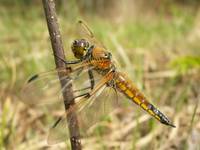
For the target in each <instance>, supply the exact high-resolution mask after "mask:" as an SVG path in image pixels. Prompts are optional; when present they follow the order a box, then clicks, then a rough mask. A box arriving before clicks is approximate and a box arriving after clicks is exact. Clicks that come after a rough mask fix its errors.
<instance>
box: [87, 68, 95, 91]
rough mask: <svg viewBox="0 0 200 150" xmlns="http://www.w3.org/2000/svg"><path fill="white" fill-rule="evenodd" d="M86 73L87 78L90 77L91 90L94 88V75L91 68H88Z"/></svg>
mask: <svg viewBox="0 0 200 150" xmlns="http://www.w3.org/2000/svg"><path fill="white" fill-rule="evenodd" d="M88 75H89V78H90V84H91V90H92V89H93V88H94V84H95V82H94V75H93V73H92V70H91V69H89V70H88Z"/></svg>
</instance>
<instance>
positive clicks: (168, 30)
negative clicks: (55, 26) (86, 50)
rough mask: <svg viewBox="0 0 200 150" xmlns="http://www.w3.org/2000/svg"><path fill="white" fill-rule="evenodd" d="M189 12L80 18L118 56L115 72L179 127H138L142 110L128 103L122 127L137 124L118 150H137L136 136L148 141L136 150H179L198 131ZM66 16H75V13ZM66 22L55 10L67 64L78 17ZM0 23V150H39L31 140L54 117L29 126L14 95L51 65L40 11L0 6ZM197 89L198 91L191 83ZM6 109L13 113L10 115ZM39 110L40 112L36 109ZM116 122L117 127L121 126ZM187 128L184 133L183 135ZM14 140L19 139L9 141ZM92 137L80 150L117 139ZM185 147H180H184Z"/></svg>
mask: <svg viewBox="0 0 200 150" xmlns="http://www.w3.org/2000/svg"><path fill="white" fill-rule="evenodd" d="M188 9H189V10H188V11H185V9H181V8H179V7H173V8H171V10H170V13H171V17H170V18H167V17H166V16H165V14H162V13H161V14H159V15H156V14H154V16H152V17H151V18H150V19H149V18H146V19H142V18H137V19H135V20H125V21H123V23H119V24H116V23H115V21H114V20H109V19H103V18H101V17H98V16H93V17H91V16H89V17H88V19H87V24H88V25H89V26H90V27H91V29H92V31H93V32H94V33H95V35H96V36H97V38H98V39H100V40H101V41H102V42H103V43H104V45H106V47H107V48H108V49H109V51H111V52H112V53H113V54H114V55H115V56H116V57H117V60H118V62H119V65H120V66H121V68H122V70H124V71H126V72H127V73H128V74H129V76H130V77H131V79H132V80H133V82H135V83H136V84H137V85H138V87H140V89H142V90H143V91H144V93H146V95H148V97H149V98H150V99H151V100H152V101H153V103H154V104H156V106H157V107H159V108H160V109H161V110H163V111H164V112H165V113H166V114H167V115H168V116H169V117H170V119H172V120H173V119H174V120H176V119H178V121H177V122H175V123H178V124H179V126H178V127H177V129H173V130H172V129H169V128H167V127H165V126H162V125H161V124H159V123H158V122H157V121H155V120H150V121H149V119H147V121H144V122H142V123H139V119H140V117H142V116H143V115H144V114H145V113H144V112H143V111H141V110H140V109H139V107H137V106H134V105H132V107H134V111H133V113H134V116H132V118H131V117H130V118H131V120H132V121H130V122H129V124H131V123H132V122H134V121H135V120H137V122H138V125H137V126H136V127H135V128H133V129H132V131H131V133H130V135H128V136H127V137H126V138H125V139H122V141H121V144H122V145H123V144H124V145H129V148H130V149H137V148H138V147H137V146H138V145H139V144H138V141H139V140H141V139H143V141H144V142H148V143H147V144H146V145H145V143H144V144H143V147H141V149H146V148H148V145H150V143H153V144H152V145H150V147H149V148H150V149H157V148H158V147H162V146H164V145H166V144H164V143H167V144H169V146H174V145H175V146H177V148H181V147H182V146H181V143H182V142H183V141H190V140H191V139H190V134H191V132H192V130H195V128H197V124H198V123H199V120H198V117H195V114H197V112H199V108H198V107H197V103H196V101H195V100H196V99H197V98H196V95H195V94H194V92H193V90H192V88H195V89H197V90H198V89H199V84H197V83H199V80H198V73H199V66H200V63H199V58H200V50H199V49H200V46H199V44H198V42H199V40H198V39H196V40H193V41H192V42H191V41H190V38H189V37H190V36H192V35H193V34H194V30H193V29H195V25H196V24H197V23H198V22H196V20H197V19H196V16H195V12H193V11H192V8H188ZM27 11H28V12H27ZM74 11H76V10H74ZM73 13H75V12H73ZM76 13H77V12H76ZM73 15H74V16H76V14H73ZM68 17H70V16H67V15H65V14H64V13H63V12H62V11H61V12H60V13H59V23H60V27H61V31H62V36H63V42H64V47H65V49H66V54H67V57H68V59H73V54H72V53H71V52H70V51H69V50H70V44H71V41H72V40H73V37H75V36H76V34H75V28H74V27H75V21H77V20H78V19H79V18H73V17H71V18H70V19H69V20H68V19H67V18H68ZM0 20H1V22H0V33H1V36H0V43H1V44H0V71H1V74H0V97H1V98H0V100H1V101H0V117H1V119H0V149H12V148H13V146H15V147H16V149H23V147H26V146H27V145H31V144H30V143H29V142H33V143H34V142H35V143H36V144H35V145H34V144H32V145H34V146H39V144H38V145H37V142H40V139H43V138H44V133H43V132H42V129H43V128H44V127H47V126H49V122H51V123H50V124H52V120H53V118H52V117H50V118H48V117H45V116H43V117H41V118H38V121H34V123H33V124H26V123H27V122H28V121H30V120H29V119H30V118H31V117H32V115H31V114H32V113H31V112H30V111H29V109H27V107H26V106H25V105H22V104H21V102H20V101H18V100H19V99H20V98H19V91H20V89H21V87H22V85H23V83H24V82H25V80H26V79H27V78H28V77H29V76H30V75H32V74H35V73H36V72H41V71H48V70H50V69H52V68H54V67H55V66H54V60H53V55H52V51H51V46H50V41H49V39H48V30H47V27H46V22H45V18H44V16H43V10H42V7H41V8H39V7H35V6H34V7H31V6H28V9H25V7H24V6H21V5H16V7H11V8H10V9H8V7H3V6H1V9H0ZM110 35H111V36H110ZM112 37H115V38H116V41H117V43H118V44H119V45H118V46H121V47H122V49H123V53H124V54H125V57H126V58H127V59H128V61H129V62H130V63H131V64H129V65H128V64H127V63H126V62H125V61H124V60H123V59H122V57H121V55H120V54H119V51H120V50H119V49H118V47H116V45H115V43H114V42H113V39H112ZM165 71H169V73H168V74H164V73H165ZM171 72H172V74H171ZM173 72H175V74H173ZM159 73H161V74H159ZM163 74H164V75H163ZM196 84H197V86H195V85H196ZM8 99H10V101H11V102H10V103H8V102H7V101H8ZM125 106H126V107H124V108H123V110H126V109H128V108H129V105H128V104H127V105H125ZM191 109H192V110H193V111H191ZM32 111H33V112H34V113H35V114H37V111H36V110H34V109H32ZM13 112H16V113H15V114H14V115H10V114H12V113H13ZM39 112H41V113H42V110H40V111H39ZM124 113H125V112H124ZM128 114H130V113H127V115H128ZM24 115H25V116H24ZM8 116H9V117H8ZM30 116H31V117H30ZM120 116H121V118H126V117H127V116H126V115H124V114H123V113H122V114H120ZM181 117H182V118H181ZM180 118H181V119H180ZM118 119H119V118H117V116H115V118H113V120H112V119H111V124H110V125H109V127H107V128H108V129H109V131H110V133H109V135H112V133H114V132H115V131H116V130H123V128H122V129H121V128H120V126H118V125H119V124H120V122H118ZM122 120H123V119H122ZM121 122H122V123H123V121H121ZM41 123H45V125H41V126H40V124H41ZM23 125H24V128H28V129H27V130H25V131H26V132H22V128H21V127H20V126H23ZM112 125H116V126H117V127H118V128H116V129H115V130H114V129H113V128H112ZM126 125H127V124H125V125H124V126H123V127H126ZM159 129H160V130H159ZM161 129H162V130H161ZM188 129H190V131H191V132H188ZM154 130H159V133H158V134H156V135H155V136H152V137H151V138H150V141H148V139H146V138H144V137H145V136H148V135H149V134H151V133H152V132H153V131H154ZM105 131H107V130H105ZM173 131H174V132H173ZM172 132H173V136H172V137H171V138H172V139H170V140H168V138H167V137H170V135H171V133H172ZM180 133H186V134H188V138H187V139H185V138H184V137H183V139H182V140H177V138H180V137H179V134H180ZM10 134H11V135H10ZM18 136H19V137H20V138H19V139H18V140H16V141H13V139H15V138H16V137H18ZM93 138H94V141H92V140H91V141H90V139H88V143H89V142H91V143H89V144H88V143H87V139H86V144H85V145H84V146H85V147H87V146H91V145H92V144H94V145H95V146H99V147H100V148H101V149H106V148H107V146H108V144H112V142H113V143H115V142H116V143H117V142H118V141H112V142H111V143H108V141H106V140H104V138H105V137H103V136H102V135H101V133H96V135H93ZM105 139H106V138H105ZM34 140H35V141H34ZM176 140H177V141H176ZM173 141H174V142H176V143H173ZM92 142H94V143H92ZM116 145H117V144H116ZM187 146H188V145H187V144H186V146H185V147H187ZM116 147H117V146H116ZM116 147H115V148H116ZM116 149H117V148H116Z"/></svg>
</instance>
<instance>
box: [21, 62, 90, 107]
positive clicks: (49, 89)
mask: <svg viewBox="0 0 200 150" xmlns="http://www.w3.org/2000/svg"><path fill="white" fill-rule="evenodd" d="M89 69H92V67H89V66H84V65H79V66H76V67H74V68H73V69H72V70H71V72H70V73H69V74H68V76H67V75H65V74H66V69H65V68H59V69H55V70H51V71H48V72H44V73H40V74H36V75H34V76H32V77H31V78H29V79H28V80H27V81H26V83H25V84H24V86H23V88H22V90H21V101H22V102H24V103H25V104H28V105H31V106H39V105H44V104H51V103H53V102H57V101H58V99H60V98H61V97H62V96H61V95H62V91H63V90H65V89H66V88H67V87H68V86H69V85H70V84H71V83H74V85H77V84H75V82H78V83H79V88H81V87H87V86H89V85H88V84H89V80H88V75H87V72H88V70H89ZM58 73H60V74H61V73H62V74H64V76H63V77H62V78H61V79H59V78H58ZM60 80H61V81H62V80H66V84H65V85H64V87H63V88H62V89H61V86H60ZM83 81H84V82H83ZM80 85H81V86H80ZM76 90H78V89H76Z"/></svg>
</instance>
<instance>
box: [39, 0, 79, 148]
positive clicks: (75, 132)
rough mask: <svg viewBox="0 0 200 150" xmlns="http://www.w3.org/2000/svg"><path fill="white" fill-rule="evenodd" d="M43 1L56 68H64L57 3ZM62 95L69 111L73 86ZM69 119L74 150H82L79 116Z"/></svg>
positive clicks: (71, 115)
mask: <svg viewBox="0 0 200 150" xmlns="http://www.w3.org/2000/svg"><path fill="white" fill-rule="evenodd" d="M42 1H43V7H44V12H45V16H46V20H47V26H48V30H49V34H50V39H51V45H52V49H53V54H54V59H55V64H56V68H64V67H65V63H64V62H63V61H62V60H61V59H58V57H56V56H59V57H60V58H62V59H63V60H65V55H64V49H63V45H62V39H61V34H60V31H59V26H58V23H57V16H56V10H55V3H54V0H42ZM66 73H67V70H66ZM63 76H66V74H63V73H62V74H61V73H58V77H59V79H61V78H62V77H63ZM67 81H68V80H67V79H66V80H60V84H61V87H64V85H65V84H66V83H67ZM62 94H63V99H64V105H65V110H68V108H69V107H70V104H72V103H73V102H74V99H73V92H72V85H70V86H69V88H67V89H66V90H65V91H63V93H62ZM67 118H68V120H69V118H71V120H73V123H71V122H70V123H68V128H69V131H70V141H71V147H72V150H81V142H80V133H79V127H78V120H77V116H76V114H75V112H71V113H68V114H67ZM66 132H67V131H66Z"/></svg>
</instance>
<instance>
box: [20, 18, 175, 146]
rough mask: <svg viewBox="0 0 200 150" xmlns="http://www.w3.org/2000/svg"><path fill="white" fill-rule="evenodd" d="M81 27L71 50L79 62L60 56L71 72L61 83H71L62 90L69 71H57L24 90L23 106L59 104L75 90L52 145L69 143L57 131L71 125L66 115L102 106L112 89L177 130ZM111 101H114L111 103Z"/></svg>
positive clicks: (32, 79) (52, 132)
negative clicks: (65, 93) (67, 92)
mask: <svg viewBox="0 0 200 150" xmlns="http://www.w3.org/2000/svg"><path fill="white" fill-rule="evenodd" d="M78 26H79V28H80V30H81V31H80V32H83V33H84V36H83V37H84V38H79V39H75V40H74V41H73V42H72V45H71V49H72V52H73V54H74V56H75V58H76V60H72V61H66V60H63V59H62V58H61V57H60V56H56V57H57V58H58V59H60V60H61V61H63V62H64V63H65V64H66V66H67V69H68V70H69V71H68V74H67V75H66V76H64V77H62V78H61V79H60V80H66V79H67V80H68V81H67V83H66V85H64V87H63V88H62V89H61V87H60V85H59V83H60V81H59V79H58V77H57V73H58V72H59V73H66V68H57V69H54V70H51V71H48V72H44V73H39V74H35V75H33V76H32V77H30V78H29V79H28V80H27V81H26V83H25V85H24V87H23V90H22V93H23V95H24V97H23V98H22V99H23V102H25V103H26V104H28V105H31V106H35V105H43V104H49V103H54V102H55V101H58V99H60V98H61V97H62V91H65V90H66V88H68V86H69V85H71V84H72V86H73V89H74V90H73V93H74V103H73V104H72V105H71V107H69V108H68V110H66V111H65V113H64V114H62V115H61V117H59V119H58V120H57V121H56V122H55V124H54V125H53V126H52V127H51V129H50V132H49V136H48V139H47V140H48V143H50V144H52V143H53V144H54V143H58V142H60V141H62V140H64V139H65V137H64V136H63V135H57V130H56V129H57V128H61V130H62V128H63V127H64V126H66V122H67V121H68V122H69V120H66V113H70V112H71V111H77V112H81V113H82V112H84V110H85V108H86V107H87V106H92V104H93V103H95V102H96V101H98V102H101V100H97V97H98V96H99V95H100V94H101V93H102V92H103V91H106V90H108V89H109V90H110V89H111V90H113V91H114V93H115V94H116V95H118V93H121V94H122V95H124V96H125V97H126V98H127V99H129V100H130V101H131V102H134V103H135V104H137V105H138V106H139V107H140V108H142V109H143V110H144V111H146V112H147V113H148V114H150V115H151V116H152V117H153V118H155V119H156V120H158V121H159V122H160V123H162V124H164V125H167V126H171V127H175V125H173V123H172V122H171V121H170V120H169V119H168V118H167V116H166V115H164V113H162V112H161V111H160V110H159V109H158V108H156V107H155V106H154V105H153V104H152V103H150V102H149V101H148V99H147V98H146V97H145V95H144V94H143V93H142V92H141V91H140V90H139V89H138V88H137V87H136V85H135V84H134V83H133V82H132V80H131V79H130V78H129V77H128V76H127V74H125V73H124V72H122V71H120V70H119V69H118V68H117V66H116V65H115V62H114V61H113V58H112V54H111V53H110V52H109V51H108V50H107V49H106V47H105V46H104V45H103V44H102V43H101V42H99V40H97V39H96V38H95V36H94V34H93V32H92V31H91V30H90V28H89V27H88V26H87V24H86V23H85V22H83V21H81V20H80V21H78ZM86 79H87V80H86ZM74 87H76V88H74ZM108 93H109V92H108ZM38 97H41V98H42V99H40V98H38ZM32 99H33V100H32ZM107 101H111V100H110V99H107ZM59 103H61V101H60V102H59ZM54 106H55V105H54ZM99 109H100V108H99ZM99 111H101V110H99Z"/></svg>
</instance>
